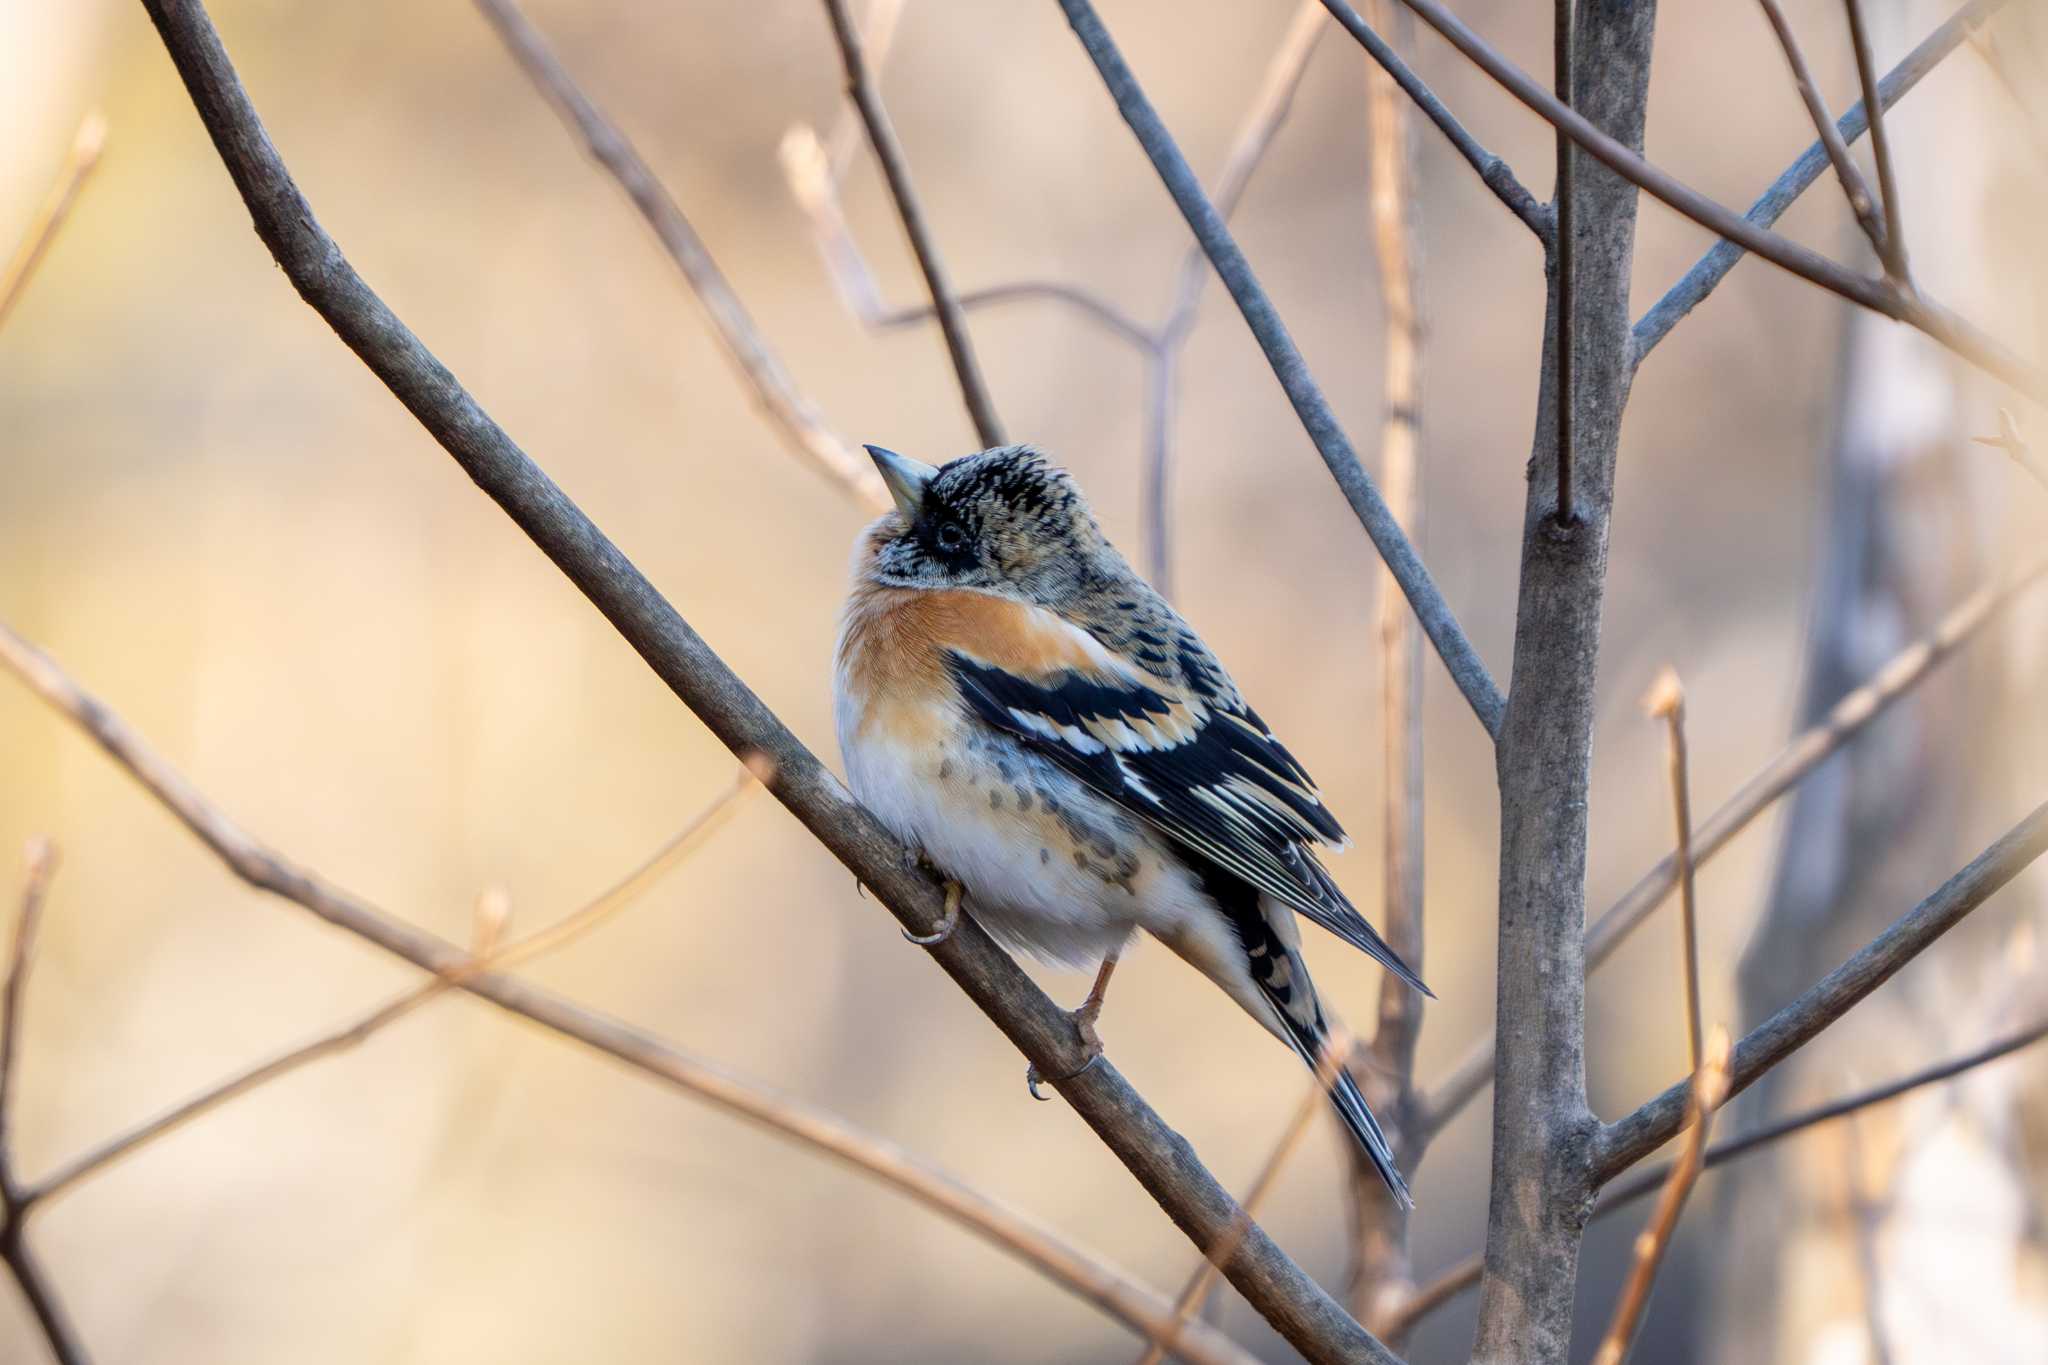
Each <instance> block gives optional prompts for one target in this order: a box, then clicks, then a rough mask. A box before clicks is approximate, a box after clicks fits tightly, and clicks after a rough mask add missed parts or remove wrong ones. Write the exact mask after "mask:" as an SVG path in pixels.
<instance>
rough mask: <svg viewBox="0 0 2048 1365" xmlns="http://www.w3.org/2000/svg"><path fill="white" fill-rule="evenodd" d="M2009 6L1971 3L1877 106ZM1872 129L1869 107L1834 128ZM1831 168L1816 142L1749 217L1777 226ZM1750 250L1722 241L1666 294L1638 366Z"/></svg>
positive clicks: (1900, 72)
mask: <svg viewBox="0 0 2048 1365" xmlns="http://www.w3.org/2000/svg"><path fill="white" fill-rule="evenodd" d="M2007 3H2009V0H1970V3H1968V4H1966V5H1964V6H1963V7H1962V9H1960V10H1958V11H1957V12H1956V13H1955V15H1954V16H1953V17H1951V18H1950V19H1949V20H1948V21H1947V22H1946V23H1944V24H1942V25H1941V26H1940V27H1939V28H1937V29H1935V30H1934V32H1932V33H1930V34H1929V35H1927V38H1926V40H1925V41H1923V42H1922V43H1921V44H1920V45H1919V46H1918V47H1916V48H1914V49H1913V50H1912V51H1911V52H1909V53H1907V54H1906V58H1905V60H1904V61H1902V62H1900V63H1899V64H1898V65H1897V66H1895V67H1893V68H1892V69H1891V72H1890V74H1888V75H1887V76H1886V77H1885V78H1884V79H1883V80H1882V81H1879V82H1878V87H1877V88H1878V100H1879V103H1880V104H1882V105H1883V107H1884V108H1886V109H1889V108H1891V107H1892V106H1893V105H1895V104H1897V103H1898V102H1899V101H1900V100H1901V99H1903V98H1905V95H1906V92H1907V91H1909V90H1911V89H1912V88H1913V87H1914V86H1916V85H1918V84H1919V83H1920V80H1921V78H1922V77H1924V76H1925V75H1926V74H1927V73H1928V72H1930V71H1932V70H1933V69H1934V68H1935V67H1937V66H1939V65H1940V64H1941V62H1942V60H1943V59H1944V58H1946V57H1947V56H1948V55H1949V54H1950V53H1951V52H1954V51H1955V50H1956V49H1957V48H1958V47H1961V46H1962V45H1963V43H1964V41H1965V40H1967V39H1968V38H1969V37H1970V35H1971V34H1972V33H1975V32H1976V31H1977V30H1978V29H1980V28H1982V27H1983V26H1984V25H1985V24H1986V23H1988V22H1989V21H1990V19H1991V16H1992V15H1994V14H1996V13H1997V12H1998V11H1999V10H2001V9H2003V8H2004V7H2005V6H2006V4H2007ZM1866 127H1868V122H1867V119H1866V113H1865V106H1864V105H1863V104H1861V103H1860V102H1859V103H1858V104H1856V105H1855V106H1853V107H1852V108H1851V109H1850V110H1849V112H1848V113H1846V114H1844V115H1842V117H1841V118H1840V119H1838V120H1837V121H1836V123H1835V128H1836V130H1837V131H1839V132H1840V133H1841V135H1842V137H1843V139H1844V141H1845V142H1854V141H1855V140H1856V139H1857V138H1859V137H1862V136H1863V132H1864V129H1865V128H1866ZM1827 167H1828V154H1827V151H1826V149H1825V148H1823V147H1822V146H1821V144H1820V143H1818V142H1816V143H1814V144H1813V145H1812V146H1810V147H1808V148H1807V149H1806V150H1805V151H1804V152H1802V153H1800V155H1799V157H1798V159H1797V160H1795V161H1794V162H1793V163H1792V164H1791V165H1790V166H1787V167H1786V168H1785V170H1784V173H1783V174H1781V175H1780V176H1779V177H1778V178H1777V179H1776V180H1775V181H1773V182H1772V183H1771V187H1770V188H1769V189H1767V190H1765V191H1764V192H1763V194H1762V196H1761V197H1759V198H1758V199H1757V201H1756V202H1755V203H1754V204H1752V205H1750V207H1749V212H1748V213H1747V214H1746V215H1745V217H1746V218H1747V219H1748V220H1749V221H1750V222H1751V223H1754V224H1755V225H1756V226H1758V227H1760V228H1767V227H1769V226H1771V224H1773V223H1775V222H1777V221H1778V218H1779V217H1780V215H1782V214H1783V213H1784V212H1785V210H1786V209H1788V208H1790V207H1791V206H1792V202H1793V201H1794V200H1796V199H1797V198H1799V196H1800V195H1802V194H1804V193H1806V191H1807V190H1808V189H1809V188H1810V187H1811V186H1812V185H1813V182H1814V181H1816V180H1818V179H1820V175H1821V172H1822V171H1824V170H1826V169H1827ZM1747 254H1748V252H1747V250H1746V249H1745V248H1744V247H1742V246H1739V245H1737V244H1736V243H1735V242H1732V241H1720V242H1716V243H1714V245H1713V246H1712V247H1710V248H1708V250H1707V252H1706V254H1705V255H1703V256H1701V257H1700V259H1699V260H1698V261H1697V262H1695V263H1694V265H1693V267H1692V269H1690V270H1688V271H1686V272H1685V275H1684V276H1683V277H1682V278H1681V279H1680V280H1679V281H1678V283H1676V284H1674V285H1672V286H1671V288H1669V289H1667V290H1666V291H1665V292H1664V296H1663V297H1662V298H1660V299H1658V300H1657V302H1656V303H1655V304H1654V305H1652V306H1651V308H1650V310H1649V311H1648V312H1647V313H1644V314H1643V316H1642V317H1641V318H1640V319H1639V320H1638V321H1637V322H1636V327H1635V339H1634V352H1635V363H1636V364H1638V365H1640V364H1642V361H1643V357H1644V356H1646V355H1648V354H1649V353H1650V352H1651V351H1652V350H1653V349H1655V347H1656V345H1657V343H1658V342H1660V341H1662V340H1663V339H1664V338H1665V337H1666V336H1669V335H1670V333H1671V329H1672V328H1673V327H1676V326H1677V325H1678V324H1679V322H1680V321H1681V320H1682V319H1683V318H1684V317H1685V315H1686V314H1688V313H1690V312H1691V311H1692V310H1693V309H1694V308H1697V307H1698V306H1699V305H1700V303H1701V302H1702V301H1703V300H1705V298H1706V297H1707V295H1709V294H1711V293H1713V292H1714V290H1715V289H1716V288H1718V287H1719V286H1720V283H1721V281H1722V280H1724V279H1726V278H1727V277H1728V272H1729V271H1731V270H1733V269H1734V268H1735V267H1736V265H1737V264H1738V263H1739V262H1740V261H1741V260H1742V258H1743V257H1744V256H1745V255H1747Z"/></svg>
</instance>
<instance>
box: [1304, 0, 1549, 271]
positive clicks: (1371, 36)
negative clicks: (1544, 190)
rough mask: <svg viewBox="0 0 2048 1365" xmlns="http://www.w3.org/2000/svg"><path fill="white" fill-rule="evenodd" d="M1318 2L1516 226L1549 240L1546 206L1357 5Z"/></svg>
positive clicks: (1339, 0)
mask: <svg viewBox="0 0 2048 1365" xmlns="http://www.w3.org/2000/svg"><path fill="white" fill-rule="evenodd" d="M1323 4H1324V8H1326V9H1328V10H1329V11H1330V14H1331V15H1332V16H1333V17H1334V18H1335V19H1336V20H1337V22H1338V23H1340V24H1342V25H1343V26H1344V28H1345V30H1346V31H1347V32H1349V33H1350V34H1351V36H1352V37H1354V38H1356V39H1357V40H1358V42H1359V44H1360V45H1361V46H1362V47H1364V48H1365V50H1366V51H1367V52H1369V53H1371V54H1372V59H1373V60H1374V61H1376V62H1378V63H1379V64H1380V65H1381V66H1382V67H1383V68H1385V70H1386V72H1387V74H1388V75H1390V76H1392V77H1393V78H1394V80H1395V81H1396V82H1398V83H1399V84H1400V87H1401V88H1402V89H1403V90H1405V91H1407V92H1408V98H1409V99H1412V100H1414V101H1415V106H1416V108H1418V109H1420V110H1422V112H1423V114H1424V115H1426V116H1427V117H1428V119H1429V121H1430V122H1431V123H1434V124H1435V125H1436V126H1437V128H1438V129H1439V130H1441V131H1442V133H1443V135H1444V136H1445V137H1447V138H1449V139H1450V142H1451V146H1453V147H1455V148H1457V151H1458V155H1459V156H1462V157H1464V158H1465V162H1466V164H1467V165H1469V166H1471V167H1472V169H1473V170H1474V171H1476V172H1478V174H1479V179H1480V180H1481V182H1483V183H1484V184H1485V186H1486V188H1488V189H1489V190H1492V191H1493V193H1494V197H1495V198H1497V199H1499V200H1500V202H1501V203H1503V204H1505V205H1507V208H1508V212H1510V213H1512V214H1514V215H1515V217H1517V218H1519V219H1521V220H1522V225H1523V226H1524V227H1527V228H1528V229H1529V231H1531V232H1533V233H1535V234H1536V240H1537V241H1539V242H1545V243H1547V242H1549V241H1550V239H1551V234H1552V233H1553V232H1554V231H1555V224H1554V223H1553V222H1552V219H1551V215H1550V210H1549V209H1547V208H1545V207H1544V206H1543V205H1542V204H1540V203H1538V202H1537V200H1536V196H1535V195H1533V194H1531V193H1529V190H1528V187H1527V186H1525V185H1523V184H1522V182H1521V181H1519V180H1517V179H1516V178H1515V173H1514V170H1513V169H1512V168H1511V167H1509V165H1508V163H1507V162H1505V161H1503V160H1501V159H1500V158H1499V157H1497V156H1495V155H1494V154H1493V153H1492V152H1489V151H1487V150H1486V148H1484V147H1482V146H1480V145H1479V140H1478V139H1477V138H1475V137H1473V136H1472V134H1471V133H1469V132H1467V131H1466V129H1465V125H1463V124H1462V123H1460V122H1458V119H1457V116H1456V115H1454V114H1453V113H1451V111H1450V110H1449V109H1447V108H1445V107H1444V102H1443V101H1442V100H1440V99H1438V98H1437V97H1436V92H1435V91H1433V90H1431V89H1430V88H1429V87H1428V86H1427V85H1424V84H1423V83H1422V78H1421V77H1420V76H1417V75H1416V74H1415V72H1414V71H1413V70H1412V69H1411V68H1410V67H1409V65H1408V63H1406V62H1404V61H1402V60H1401V54H1400V53H1398V52H1396V51H1394V49H1393V48H1392V47H1391V46H1389V45H1388V43H1387V41H1386V39H1384V38H1382V37H1380V35H1379V34H1378V33H1377V32H1375V31H1374V30H1373V28H1372V26H1371V25H1370V24H1368V23H1366V22H1365V20H1364V19H1363V18H1362V17H1360V15H1359V13H1358V11H1357V10H1355V9H1353V8H1352V7H1351V6H1350V5H1348V4H1345V3H1344V0H1323Z"/></svg>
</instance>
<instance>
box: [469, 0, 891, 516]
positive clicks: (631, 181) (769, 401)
mask: <svg viewBox="0 0 2048 1365" xmlns="http://www.w3.org/2000/svg"><path fill="white" fill-rule="evenodd" d="M476 5H477V8H478V9H479V10H481V11H482V12H483V15H484V18H485V19H486V20H488V21H489V22H490V25H491V27H492V28H493V29H495V30H496V31H497V33H498V36H499V37H500V38H502V39H503V40H504V42H505V46H506V47H507V48H508V49H509V50H510V51H511V53H512V56H513V57H514V59H516V60H517V61H518V63H519V65H520V68H521V69H522V70H523V71H525V72H526V74H527V76H528V78H529V79H531V80H532V81H533V84H534V87H535V88H536V89H537V90H539V91H540V93H541V96H542V98H544V99H545V100H547V102H548V104H549V105H550V106H552V107H553V109H554V111H555V112H556V114H558V115H560V116H561V119H562V122H563V123H564V124H565V125H567V126H568V128H569V129H570V130H571V131H572V132H574V133H576V134H577V135H578V136H579V137H580V138H581V139H582V141H583V145H584V150H585V151H587V152H588V153H589V154H590V157H591V159H592V160H593V161H595V162H597V164H598V165H599V166H601V167H603V168H604V170H605V171H606V172H608V173H609V174H610V175H611V177H612V179H613V180H615V181H617V182H618V185H619V188H620V189H622V190H624V191H625V192H626V197H627V198H629V199H631V200H632V201H633V206H634V207H635V208H637V209H638V210H639V211H640V216H641V217H642V218H644V219H645V220H646V221H647V225H648V226H649V227H651V228H652V229H654V235H655V236H656V238H658V239H659V240H660V242H661V245H662V248H663V250H665V251H666V252H667V253H668V256H669V259H670V260H672V261H674V262H675V264H676V268H677V269H678V270H680V271H681V272H682V275H683V279H684V280H685V281H686V282H687V283H688V285H689V287H690V291H691V292H692V293H693V294H695V295H696V297H697V300H698V302H700V303H702V304H703V305H704V311H705V314H706V315H707V316H708V317H709V318H710V319H711V325H712V329H713V330H714V331H715V332H716V333H717V334H718V339H719V340H720V341H721V342H723V343H724V346H725V351H726V354H727V355H728V356H730V357H731V358H732V361H733V363H734V364H735V365H736V366H737V367H738V368H739V372H740V375H741V377H742V378H743V379H745V380H746V383H747V387H748V389H749V390H750V391H751V392H752V393H753V394H754V396H755V398H756V399H757V400H759V402H760V404H761V407H762V409H763V410H764V411H765V412H766V413H767V414H768V417H769V420H771V421H772V422H774V424H775V425H776V427H777V428H778V429H779V430H780V431H781V432H782V434H783V436H784V438H785V439H786V440H787V441H788V442H789V443H790V446H791V447H792V448H793V449H794V450H796V451H797V453H798V454H800V455H801V456H803V457H804V458H805V459H806V460H807V461H809V462H810V464H811V466H812V467H813V468H815V469H816V470H817V471H818V472H819V473H821V474H823V475H824V476H825V477H826V478H827V479H829V480H830V481H831V482H832V483H834V484H835V485H837V486H838V487H839V488H840V489H841V490H842V491H844V492H846V493H848V494H850V495H851V496H852V497H853V499H854V500H855V501H856V502H859V503H860V504H862V505H863V506H865V507H868V508H870V509H871V510H875V511H880V510H881V509H883V508H886V507H887V506H888V505H889V495H888V494H887V492H885V491H884V490H883V488H882V480H881V476H880V475H878V474H877V473H876V472H875V467H874V462H873V461H872V460H869V459H868V458H867V457H866V456H864V455H861V454H859V453H857V452H855V451H854V450H853V449H852V448H851V447H849V446H848V445H847V444H846V443H845V442H844V441H842V440H840V439H839V437H838V436H837V435H835V434H834V433H833V432H832V431H831V430H830V429H828V428H827V427H826V425H825V420H824V418H823V417H822V416H821V415H820V414H819V412H818V409H817V406H816V405H815V404H813V403H812V402H811V400H810V399H809V398H808V397H806V396H805V395H804V393H803V392H802V391H801V390H800V389H798V388H797V385H796V380H795V379H794V378H792V377H791V375H790V373H789V370H788V369H787V368H786V367H785V366H784V365H783V363H782V358H781V357H780V356H778V355H777V354H776V353H775V349H774V347H772V346H771V345H769V343H768V339H767V338H766V337H765V336H763V335H762V333H761V329H760V326H759V325H758V324H757V323H756V322H755V321H754V318H753V315H752V314H750V313H749V312H748V311H747V306H746V304H745V303H743V302H741V300H740V296H739V294H738V293H737V292H736V291H735V290H734V289H733V287H732V283H731V281H729V280H727V279H726V277H725V272H724V271H722V270H720V269H719V268H718V262H717V261H716V260H714V259H713V258H712V255H711V251H710V248H708V247H707V246H705V245H704V239H703V238H701V237H699V236H698V235H697V230H696V228H694V227H692V226H691V224H690V220H689V219H688V218H687V217H686V216H685V215H684V213H683V211H682V208H681V206H680V205H678V204H677V203H676V201H675V197H674V196H673V195H671V194H670V193H669V191H668V188H667V187H666V186H665V185H663V184H662V183H661V180H660V179H659V178H658V177H657V176H656V175H655V174H654V172H653V170H652V169H651V168H650V167H649V166H648V165H647V163H646V161H644V160H643V159H642V158H641V156H640V153H639V151H638V150H636V149H635V148H634V146H633V144H632V142H631V141H630V140H629V139H628V138H627V137H626V135H625V133H624V132H623V131H621V129H620V128H619V126H618V125H617V124H616V123H614V122H613V121H612V120H611V119H610V118H608V117H607V116H606V115H605V113H604V111H603V110H602V109H600V108H598V107H597V105H596V104H595V103H594V102H593V101H592V100H591V99H590V97H589V96H588V95H586V94H585V93H584V92H583V90H582V89H581V88H580V87H578V86H577V84H576V81H575V78H574V77H572V76H571V75H570V74H569V72H568V69H567V68H566V67H564V66H563V65H562V61H561V58H559V57H558V56H556V55H555V52H554V50H553V49H552V48H550V47H549V46H548V43H547V39H546V38H544V37H542V36H541V33H540V31H539V30H538V29H536V28H535V27H534V26H533V24H532V22H531V21H529V20H528V19H527V17H526V15H525V14H524V13H522V12H521V11H520V9H519V7H518V6H517V5H516V4H514V3H513V0H476Z"/></svg>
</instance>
